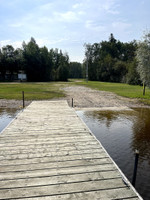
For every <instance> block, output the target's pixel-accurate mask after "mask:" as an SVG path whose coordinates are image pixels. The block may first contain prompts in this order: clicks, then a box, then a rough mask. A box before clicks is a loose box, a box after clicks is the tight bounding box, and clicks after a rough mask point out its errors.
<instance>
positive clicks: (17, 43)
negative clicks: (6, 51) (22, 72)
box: [0, 39, 22, 48]
mask: <svg viewBox="0 0 150 200" xmlns="http://www.w3.org/2000/svg"><path fill="white" fill-rule="evenodd" d="M6 45H12V46H13V47H14V48H21V46H22V41H12V40H10V39H8V40H2V41H0V48H1V47H3V46H6Z"/></svg>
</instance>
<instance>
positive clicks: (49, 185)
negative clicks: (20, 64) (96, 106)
mask: <svg viewBox="0 0 150 200" xmlns="http://www.w3.org/2000/svg"><path fill="white" fill-rule="evenodd" d="M0 148H1V151H0V199H3V200H6V199H7V200H8V199H10V200H11V199H28V200H38V199H39V200H42V199H43V200H47V199H51V200H56V199H62V200H64V199H71V200H72V199H73V200H74V199H82V200H83V199H84V200H85V199H134V200H139V199H142V198H141V197H140V196H139V195H138V194H137V193H136V191H134V190H133V188H132V186H131V185H130V183H129V182H128V181H127V184H125V182H124V181H123V179H122V176H123V175H122V174H121V173H120V171H119V170H118V168H117V167H116V166H115V164H114V163H113V162H112V160H111V159H110V157H109V156H108V154H107V153H106V152H105V151H104V149H103V147H102V146H101V145H100V144H99V142H98V141H97V140H96V139H95V138H94V137H93V135H92V134H91V133H90V131H89V130H88V128H87V127H86V126H85V124H84V123H83V122H82V121H81V120H80V119H79V117H78V116H77V115H76V113H75V111H74V110H73V109H72V108H69V106H68V105H67V102H66V101H59V102H58V101H38V102H33V103H31V104H30V105H29V106H28V107H27V108H26V109H25V110H24V111H23V112H21V113H19V115H18V116H17V117H16V119H15V120H14V121H13V123H12V124H10V125H9V127H7V129H5V130H4V131H3V132H2V134H1V135H0Z"/></svg>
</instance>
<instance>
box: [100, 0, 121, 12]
mask: <svg viewBox="0 0 150 200" xmlns="http://www.w3.org/2000/svg"><path fill="white" fill-rule="evenodd" d="M118 7H119V4H116V1H115V0H105V2H104V4H103V6H102V8H103V9H104V10H105V11H106V12H107V13H110V14H119V13H120V12H119V10H118Z"/></svg>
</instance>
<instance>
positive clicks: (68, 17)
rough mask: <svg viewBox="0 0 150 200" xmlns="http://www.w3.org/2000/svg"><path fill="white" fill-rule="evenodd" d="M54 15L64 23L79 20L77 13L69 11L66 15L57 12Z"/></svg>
mask: <svg viewBox="0 0 150 200" xmlns="http://www.w3.org/2000/svg"><path fill="white" fill-rule="evenodd" d="M54 15H55V17H56V18H57V19H58V20H59V21H64V22H75V21H78V20H79V18H78V16H77V13H75V12H72V11H67V12H65V13H58V12H55V13H54Z"/></svg>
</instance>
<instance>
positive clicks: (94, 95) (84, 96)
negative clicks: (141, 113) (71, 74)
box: [63, 86, 144, 108]
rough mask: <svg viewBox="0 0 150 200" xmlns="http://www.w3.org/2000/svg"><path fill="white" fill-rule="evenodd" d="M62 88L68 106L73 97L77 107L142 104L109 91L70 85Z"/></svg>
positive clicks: (135, 105)
mask: <svg viewBox="0 0 150 200" xmlns="http://www.w3.org/2000/svg"><path fill="white" fill-rule="evenodd" d="M63 90H64V91H65V93H66V95H67V97H66V99H67V100H68V102H69V104H70V106H71V102H72V98H73V99H74V106H75V107H77V108H94V107H96V108H98V107H100V108H101V107H120V108H121V107H126V106H127V107H137V106H138V107H139V106H144V104H141V103H139V102H138V100H136V99H129V98H124V97H120V96H118V95H116V94H114V93H111V92H105V91H98V90H93V89H90V88H87V87H83V86H71V87H66V88H63Z"/></svg>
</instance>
